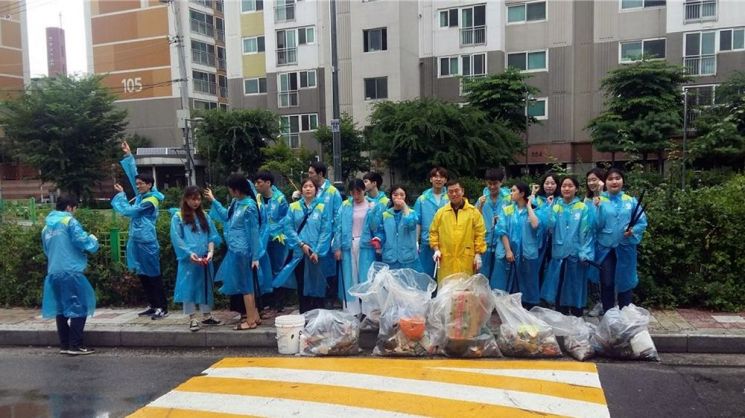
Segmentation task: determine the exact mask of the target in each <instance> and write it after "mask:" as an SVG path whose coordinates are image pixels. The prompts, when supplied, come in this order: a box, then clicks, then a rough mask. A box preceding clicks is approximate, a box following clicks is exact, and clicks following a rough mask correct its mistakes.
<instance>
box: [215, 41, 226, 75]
mask: <svg viewBox="0 0 745 418" xmlns="http://www.w3.org/2000/svg"><path fill="white" fill-rule="evenodd" d="M217 68H218V69H219V70H225V69H227V66H226V65H225V48H223V47H221V46H218V47H217Z"/></svg>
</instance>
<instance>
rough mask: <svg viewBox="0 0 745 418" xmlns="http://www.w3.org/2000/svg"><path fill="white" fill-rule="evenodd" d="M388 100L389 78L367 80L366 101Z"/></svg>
mask: <svg viewBox="0 0 745 418" xmlns="http://www.w3.org/2000/svg"><path fill="white" fill-rule="evenodd" d="M387 98H388V77H376V78H366V79H365V100H377V99H387Z"/></svg>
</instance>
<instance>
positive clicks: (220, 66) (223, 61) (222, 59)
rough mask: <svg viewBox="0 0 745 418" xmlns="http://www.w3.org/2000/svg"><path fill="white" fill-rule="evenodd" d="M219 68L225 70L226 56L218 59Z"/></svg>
mask: <svg viewBox="0 0 745 418" xmlns="http://www.w3.org/2000/svg"><path fill="white" fill-rule="evenodd" d="M217 69H218V70H223V71H225V70H226V69H227V66H226V65H225V58H219V59H218V60H217Z"/></svg>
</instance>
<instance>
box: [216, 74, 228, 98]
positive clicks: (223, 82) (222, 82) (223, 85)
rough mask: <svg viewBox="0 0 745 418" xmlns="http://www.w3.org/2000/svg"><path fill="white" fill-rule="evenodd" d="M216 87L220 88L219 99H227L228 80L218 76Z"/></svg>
mask: <svg viewBox="0 0 745 418" xmlns="http://www.w3.org/2000/svg"><path fill="white" fill-rule="evenodd" d="M217 85H218V87H220V97H228V78H227V77H225V76H224V75H218V76H217Z"/></svg>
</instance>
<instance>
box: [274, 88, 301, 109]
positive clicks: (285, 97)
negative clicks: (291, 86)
mask: <svg viewBox="0 0 745 418" xmlns="http://www.w3.org/2000/svg"><path fill="white" fill-rule="evenodd" d="M299 103H300V100H299V98H298V92H297V90H292V91H281V92H279V93H278V94H277V107H297V106H299Z"/></svg>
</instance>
